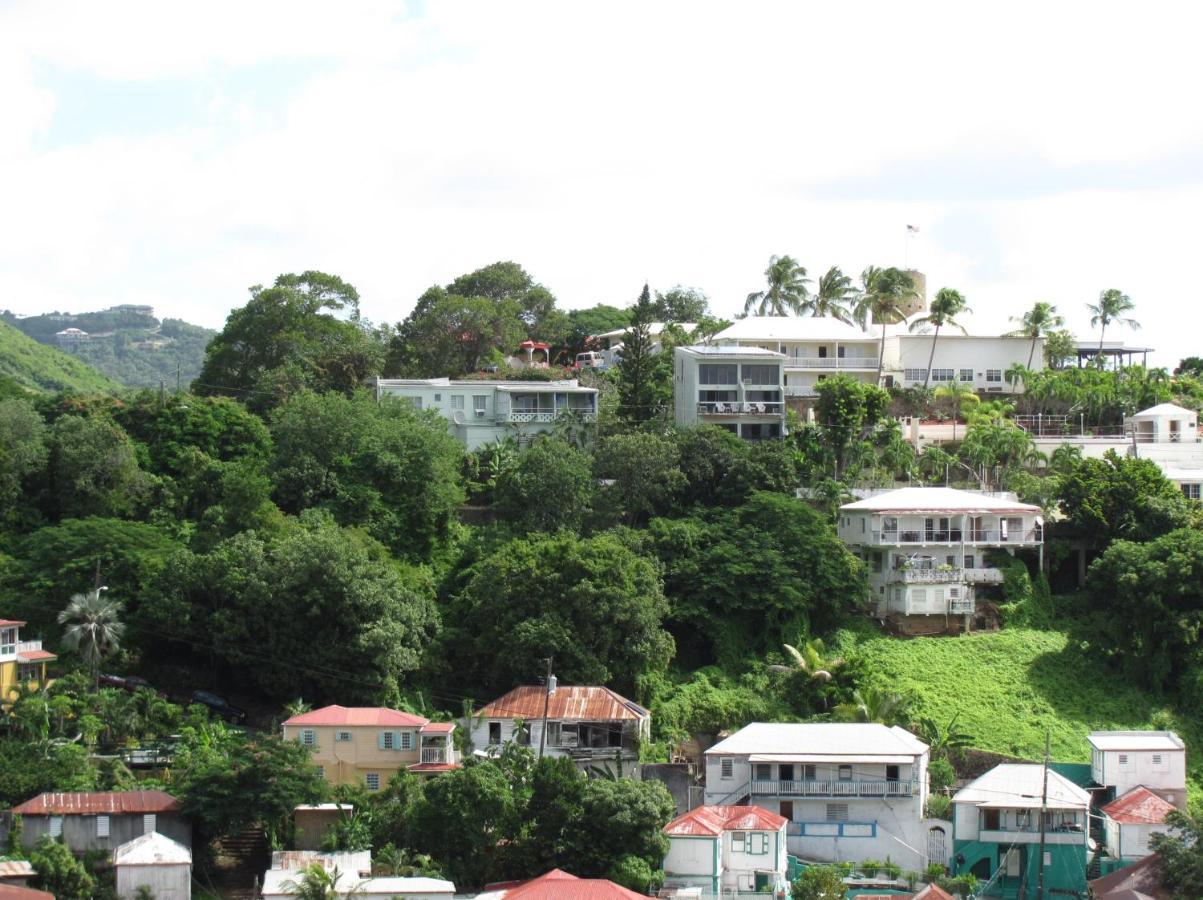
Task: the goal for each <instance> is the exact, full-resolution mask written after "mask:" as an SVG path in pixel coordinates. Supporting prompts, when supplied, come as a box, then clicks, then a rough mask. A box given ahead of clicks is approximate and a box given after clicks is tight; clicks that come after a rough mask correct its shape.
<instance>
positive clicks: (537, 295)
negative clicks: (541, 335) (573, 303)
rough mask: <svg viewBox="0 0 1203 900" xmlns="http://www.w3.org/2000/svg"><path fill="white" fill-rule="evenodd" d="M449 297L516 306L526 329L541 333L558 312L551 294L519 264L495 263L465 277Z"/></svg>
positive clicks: (451, 287)
mask: <svg viewBox="0 0 1203 900" xmlns="http://www.w3.org/2000/svg"><path fill="white" fill-rule="evenodd" d="M447 293H449V294H454V295H458V296H460V297H483V298H485V299H486V300H490V301H492V302H493V303H495V304H499V305H500V304H506V303H514V304H517V306H518V310H519V312H518V315H519V316H520V317H521V319H522V321H523V322H524V323H525V324H526V326H527V327H528V328H530V329H532V330H534V331H537V330H538V329H539V327H540V325H541V323H543V322H544V321H545V320H546V319H547V318H548V316H550V315H551V314H552V312H553V311H554V310H555V305H556V298H555V297H554V296H553V295H552V293H551V291H549V290H548V289H547V288H545V287H544V286H543V285H541V284H538V283H536V282H535V280H534V279H533V278H531V276H530V275H529V274H528V273H527V271H526V270H525V269H524V268H522V266H520V265H518V263H516V262H495V263H491V264H490V265H487V266H485V267H484V268H482V269H477V270H476V271H475V272H469V273H468V274H467V275H461V276H460V277H459V278H457V279H455V281H453V282H451V284H449V285H447Z"/></svg>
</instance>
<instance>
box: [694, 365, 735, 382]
mask: <svg viewBox="0 0 1203 900" xmlns="http://www.w3.org/2000/svg"><path fill="white" fill-rule="evenodd" d="M698 384H739V366H737V365H735V363H728V364H719V363H702V364H701V365H700V366H698Z"/></svg>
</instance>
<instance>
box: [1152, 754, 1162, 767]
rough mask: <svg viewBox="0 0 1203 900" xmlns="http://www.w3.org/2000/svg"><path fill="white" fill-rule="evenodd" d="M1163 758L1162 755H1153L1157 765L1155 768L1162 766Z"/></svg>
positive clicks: (1154, 762)
mask: <svg viewBox="0 0 1203 900" xmlns="http://www.w3.org/2000/svg"><path fill="white" fill-rule="evenodd" d="M1161 758H1162V757H1161V754H1160V753H1154V754H1153V765H1155V766H1159V765H1161Z"/></svg>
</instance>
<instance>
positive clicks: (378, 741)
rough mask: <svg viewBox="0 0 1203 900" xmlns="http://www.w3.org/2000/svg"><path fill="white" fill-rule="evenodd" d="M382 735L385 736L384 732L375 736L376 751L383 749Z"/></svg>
mask: <svg viewBox="0 0 1203 900" xmlns="http://www.w3.org/2000/svg"><path fill="white" fill-rule="evenodd" d="M384 734H385V732H383V731H382V732H380V733H379V734H378V735H376V748H377V749H378V750H383V749H384Z"/></svg>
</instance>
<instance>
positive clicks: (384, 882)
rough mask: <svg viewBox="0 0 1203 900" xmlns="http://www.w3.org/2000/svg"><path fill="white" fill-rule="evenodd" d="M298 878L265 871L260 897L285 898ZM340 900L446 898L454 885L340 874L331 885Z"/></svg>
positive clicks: (289, 873)
mask: <svg viewBox="0 0 1203 900" xmlns="http://www.w3.org/2000/svg"><path fill="white" fill-rule="evenodd" d="M300 878H301V874H300V872H298V871H294V870H289V869H268V870H267V871H266V872H264V873H263V887H262V888H261V893H262V894H263V896H264V897H287V896H290V895H291V894H293V893H294V891H293V889H292V888H291V886H287V885H288V882H290V881H291V882H297V881H299V880H300ZM335 890H337V891H338V893H339V895H340V896H348V894H349V892H350V891H352V890H354V891H356V892H357V893H359V894H367V895H369V896H371V895H377V894H382V895H384V896H386V897H391V896H396V895H404V894H447V895H448V896H450V895H452V894H454V893H455V884H454V883H452V882H450V881H445V880H444V879H442V878H400V877H395V878H394V877H386V878H356V877H355V874H354V873H349V874H343V875H342V877H341V878H339V879H338V883H337V884H336V885H335Z"/></svg>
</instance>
